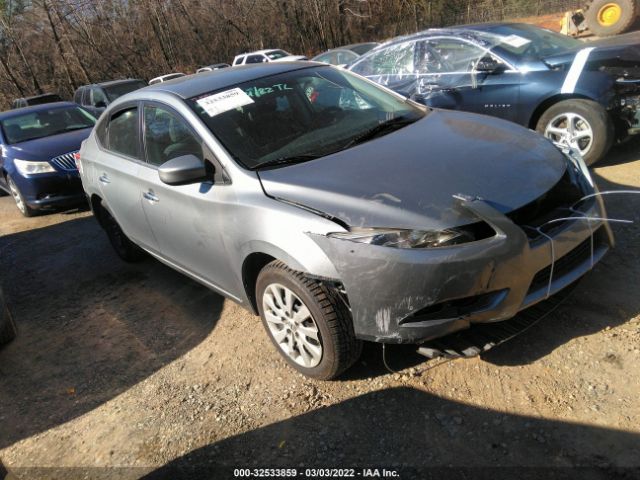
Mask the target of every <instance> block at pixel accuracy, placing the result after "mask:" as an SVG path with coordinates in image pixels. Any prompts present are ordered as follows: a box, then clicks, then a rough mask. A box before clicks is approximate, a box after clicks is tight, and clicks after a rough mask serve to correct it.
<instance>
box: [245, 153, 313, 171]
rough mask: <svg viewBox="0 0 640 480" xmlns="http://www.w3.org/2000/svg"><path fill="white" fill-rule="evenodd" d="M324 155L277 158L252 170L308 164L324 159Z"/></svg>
mask: <svg viewBox="0 0 640 480" xmlns="http://www.w3.org/2000/svg"><path fill="white" fill-rule="evenodd" d="M324 155H325V154H318V153H304V154H301V155H292V156H290V157H278V158H274V159H273V160H267V161H266V162H263V163H261V164H259V165H256V166H255V167H253V169H254V170H259V169H262V168H267V167H276V166H278V165H293V164H294V163H303V162H308V161H309V160H315V159H316V158H320V157H324Z"/></svg>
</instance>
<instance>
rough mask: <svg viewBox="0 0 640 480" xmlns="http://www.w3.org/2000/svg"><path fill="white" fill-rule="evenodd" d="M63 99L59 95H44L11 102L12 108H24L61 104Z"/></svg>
mask: <svg viewBox="0 0 640 480" xmlns="http://www.w3.org/2000/svg"><path fill="white" fill-rule="evenodd" d="M61 101H62V98H61V97H60V95H58V94H57V93H43V94H42V95H35V96H33V97H24V98H16V99H15V100H14V101H13V102H11V108H24V107H30V106H32V105H42V104H43V103H54V102H61Z"/></svg>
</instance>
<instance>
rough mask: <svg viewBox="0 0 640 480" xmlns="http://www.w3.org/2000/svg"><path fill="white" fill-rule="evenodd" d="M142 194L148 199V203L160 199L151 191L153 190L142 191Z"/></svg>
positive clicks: (156, 201)
mask: <svg viewBox="0 0 640 480" xmlns="http://www.w3.org/2000/svg"><path fill="white" fill-rule="evenodd" d="M142 196H143V197H144V198H146V199H147V200H149V203H158V202H159V201H160V199H159V198H158V197H156V194H155V193H153V190H149V191H148V192H144V193H143V194H142Z"/></svg>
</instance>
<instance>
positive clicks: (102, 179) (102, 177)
mask: <svg viewBox="0 0 640 480" xmlns="http://www.w3.org/2000/svg"><path fill="white" fill-rule="evenodd" d="M98 180H99V181H100V183H102V184H103V185H106V184H107V183H111V180H109V177H108V176H107V174H106V173H103V174H102V175H100V176H99V177H98Z"/></svg>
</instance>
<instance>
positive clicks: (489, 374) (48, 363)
mask: <svg viewBox="0 0 640 480" xmlns="http://www.w3.org/2000/svg"><path fill="white" fill-rule="evenodd" d="M639 147H640V143H639V142H633V143H629V144H626V145H624V146H622V147H618V148H616V149H615V150H613V151H612V152H611V153H610V154H609V157H608V159H606V160H605V161H603V162H601V165H600V166H599V167H598V168H597V169H596V170H595V174H596V178H597V181H598V182H599V184H600V186H601V188H602V189H605V190H608V189H638V188H640V160H638V159H639V158H640V154H639V152H640V148H639ZM607 205H608V209H609V213H610V215H611V216H612V217H618V218H627V219H632V220H635V221H636V222H638V220H640V213H639V212H640V209H639V208H638V206H639V205H640V196H638V197H630V196H627V197H621V196H617V197H609V198H608V199H607ZM0 219H1V220H0V235H1V236H0V272H1V275H2V284H3V287H4V289H5V295H6V297H7V299H8V302H9V305H10V308H11V309H12V311H13V314H14V317H15V320H16V323H17V325H18V329H19V332H18V338H17V339H16V340H15V341H14V342H13V343H11V344H9V345H8V346H6V347H4V348H2V350H0V458H2V461H3V462H4V464H5V465H6V466H7V468H8V469H9V470H10V471H11V472H12V473H13V474H14V475H15V476H17V477H19V478H40V477H49V478H73V477H79V478H80V477H81V478H85V477H96V478H98V477H105V478H106V477H109V478H137V477H140V476H144V475H147V474H148V475H149V478H176V477H177V476H180V475H179V474H180V473H184V472H191V473H193V472H195V471H197V470H193V469H196V468H205V467H208V466H220V465H223V466H228V467H269V466H282V467H295V468H300V467H301V466H327V467H348V466H354V465H358V466H374V467H379V468H381V467H388V468H399V469H400V471H402V469H403V468H404V469H406V468H408V467H424V466H430V467H434V466H435V467H449V466H451V465H453V466H455V467H469V468H472V467H473V468H474V469H475V468H477V467H486V468H489V467H496V466H511V467H518V469H517V470H515V471H514V472H517V476H518V477H520V478H525V477H524V476H523V475H524V472H526V471H529V470H522V467H532V469H533V470H531V471H532V472H537V473H536V475H537V474H538V473H539V471H537V470H535V468H539V467H575V466H583V467H591V468H589V469H588V470H585V471H581V478H616V477H621V478H622V477H624V478H638V477H636V476H635V475H639V474H640V471H639V470H638V467H640V454H639V451H640V427H639V426H638V425H640V395H638V393H639V390H640V388H639V385H640V369H638V365H639V364H640V342H639V340H640V316H639V310H640V295H638V285H640V258H639V257H638V253H639V250H638V244H639V239H640V223H635V224H633V225H628V226H627V225H625V226H619V225H618V226H616V227H615V231H616V234H617V241H618V243H617V247H616V248H615V249H614V250H613V251H612V252H611V253H610V254H609V255H608V256H607V257H606V258H605V259H604V260H603V262H602V263H601V264H599V265H598V266H597V267H596V268H595V270H594V271H593V272H591V273H590V274H589V275H587V276H586V278H585V279H584V280H583V281H582V282H581V283H580V284H579V286H578V288H577V289H576V291H575V292H574V293H573V294H572V296H571V297H570V298H569V299H568V300H567V301H565V303H564V304H563V305H562V306H561V307H560V308H558V309H557V310H556V311H555V312H554V313H553V314H551V315H549V316H548V317H546V318H544V319H543V320H542V321H540V322H539V323H537V324H536V325H535V326H534V327H532V328H531V329H529V330H528V331H527V332H525V333H524V334H522V335H520V336H519V337H517V338H515V339H513V340H511V341H509V342H508V343H505V344H503V345H501V346H499V347H496V348H494V349H493V350H491V351H489V352H487V353H485V354H483V355H482V356H481V357H476V358H473V359H461V360H442V359H436V360H429V361H427V360H425V359H424V358H422V357H420V356H418V355H416V354H415V352H414V349H412V348H410V347H399V346H395V347H390V348H388V349H387V363H388V364H389V366H390V367H391V368H392V369H394V370H398V372H397V373H390V372H388V371H387V370H386V368H385V367H384V364H383V362H382V350H381V347H380V346H379V345H375V344H367V345H366V346H365V351H364V354H363V356H362V359H361V361H360V362H359V363H358V364H357V365H356V366H355V367H354V368H353V369H352V370H350V371H349V372H348V373H347V374H346V375H345V376H344V377H342V378H341V379H339V380H338V381H334V382H318V381H313V380H309V379H306V378H304V377H302V376H300V375H299V374H297V373H296V372H294V371H293V370H291V369H290V368H288V367H287V366H286V365H285V363H284V362H283V361H282V360H281V359H280V358H279V356H278V354H277V352H276V351H275V350H274V349H273V348H272V346H271V344H270V342H269V340H268V339H267V337H266V334H265V333H264V331H263V329H262V326H261V324H260V322H259V319H258V318H257V317H254V316H252V315H251V314H250V313H248V312H246V311H244V310H243V309H242V308H240V307H238V306H236V305H235V304H233V303H232V302H230V301H227V300H224V299H223V298H221V297H220V296H218V295H216V294H214V293H212V292H210V291H209V290H207V289H206V288H204V287H202V286H200V285H199V284H196V283H194V282H193V281H191V280H189V279H188V278H186V277H184V276H181V275H180V274H178V273H176V272H174V271H172V270H171V269H169V268H167V267H165V266H164V265H162V264H160V263H158V262H156V261H154V260H152V259H148V260H145V261H144V262H142V263H140V264H136V265H128V264H125V263H123V262H121V261H120V260H119V259H118V258H117V257H116V256H115V254H114V253H113V251H112V249H111V247H110V245H109V244H108V242H107V239H106V236H105V235H104V233H103V232H102V231H101V230H100V228H99V227H98V225H97V223H96V222H95V220H94V219H93V218H91V216H90V213H89V212H71V213H58V214H51V215H45V216H40V217H36V218H33V219H24V218H21V217H20V216H19V215H18V213H17V211H16V209H15V206H14V205H13V204H12V201H11V199H10V198H9V197H3V198H0ZM36 467H38V468H39V469H36ZM71 467H75V468H71ZM107 467H109V468H107ZM629 468H632V470H630V469H629ZM633 469H635V470H633ZM479 471H480V470H472V472H475V474H474V475H471V476H472V477H474V478H477V475H476V474H477V472H479ZM558 471H564V472H573V470H563V469H562V468H560V470H558ZM225 472H226V473H224V474H222V473H219V474H218V475H216V476H211V478H224V477H225V476H226V475H231V473H229V471H225ZM547 476H548V475H547ZM192 478H195V477H193V476H192ZM405 478H406V476H405ZM462 478H470V476H464V477H462Z"/></svg>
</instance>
